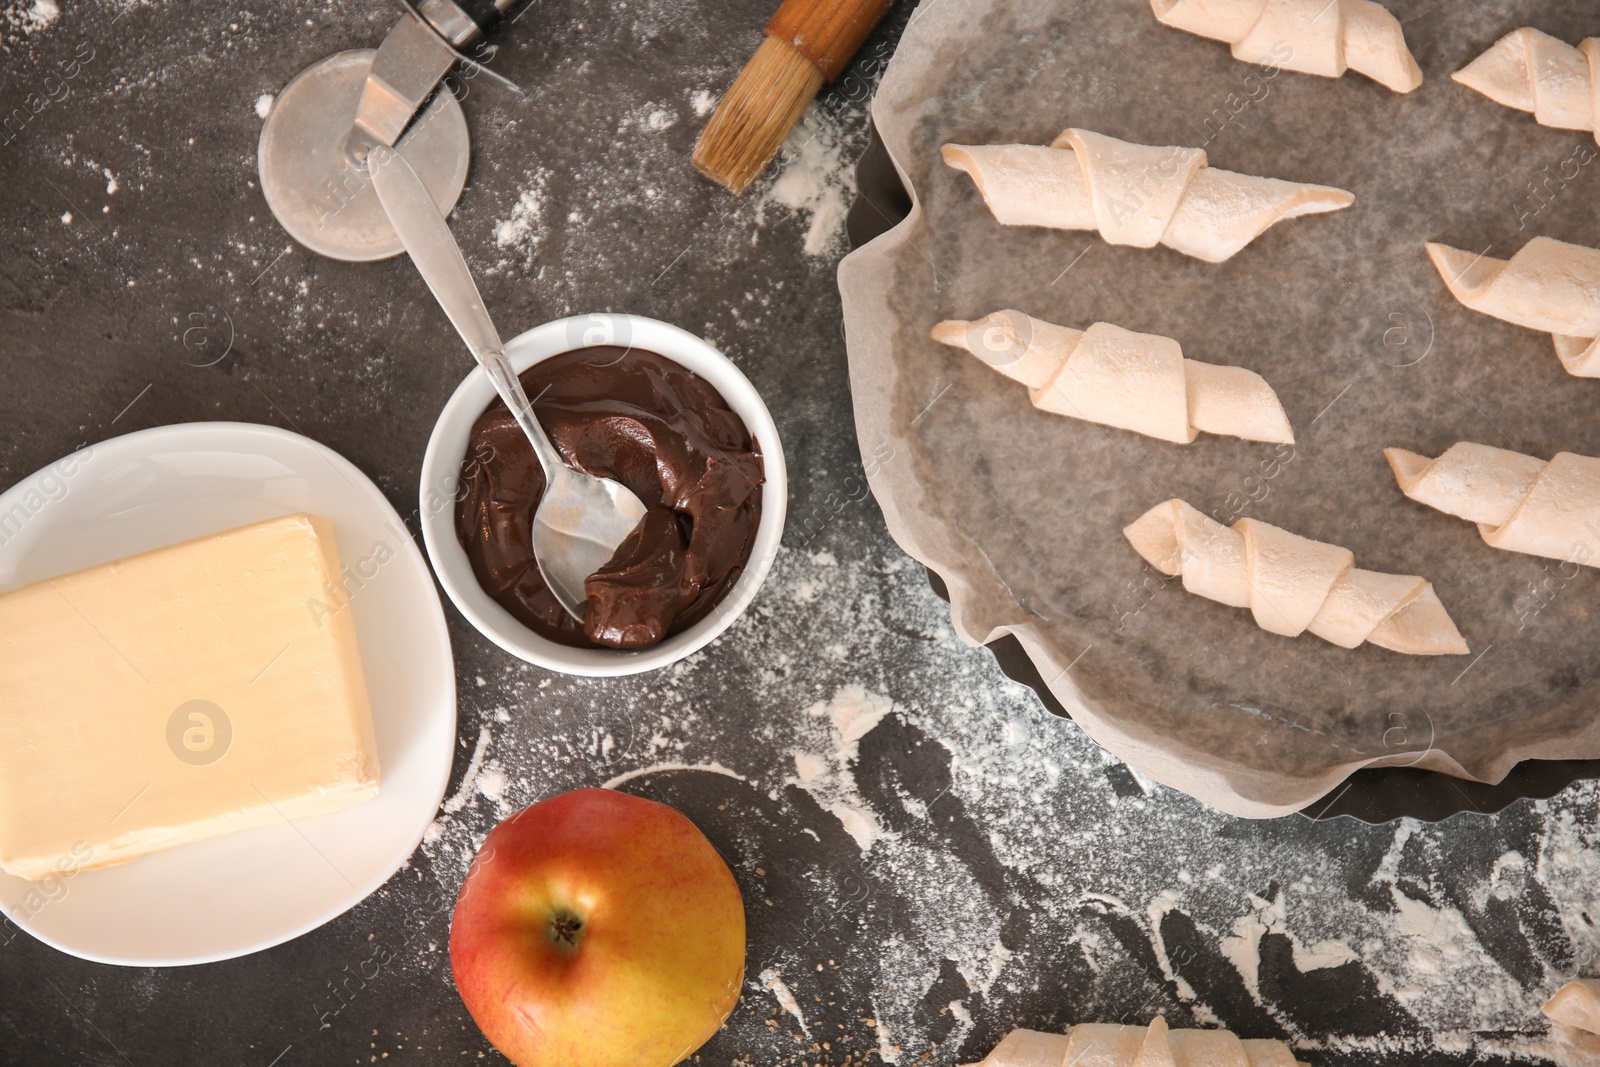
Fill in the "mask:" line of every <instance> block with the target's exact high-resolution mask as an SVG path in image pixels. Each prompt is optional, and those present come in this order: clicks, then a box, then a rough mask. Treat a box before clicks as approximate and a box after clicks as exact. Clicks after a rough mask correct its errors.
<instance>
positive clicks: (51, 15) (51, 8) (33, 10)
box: [0, 0, 61, 45]
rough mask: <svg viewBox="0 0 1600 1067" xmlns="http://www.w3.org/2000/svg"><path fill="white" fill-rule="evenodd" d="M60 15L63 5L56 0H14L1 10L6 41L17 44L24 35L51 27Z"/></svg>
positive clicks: (0, 19)
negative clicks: (30, 0) (29, 0)
mask: <svg viewBox="0 0 1600 1067" xmlns="http://www.w3.org/2000/svg"><path fill="white" fill-rule="evenodd" d="M60 17H61V7H60V6H59V5H58V4H57V3H56V2H55V0H33V3H32V4H28V3H27V0H20V2H18V0H12V2H11V3H9V4H7V5H6V7H5V8H4V9H3V10H0V23H3V26H4V34H5V37H4V39H5V43H6V44H8V45H11V44H15V43H16V42H18V41H20V40H21V39H22V38H24V37H28V36H31V35H33V34H35V33H38V32H39V31H40V30H46V29H49V28H50V26H51V25H52V24H54V23H55V21H56V19H58V18H60Z"/></svg>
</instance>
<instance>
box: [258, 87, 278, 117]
mask: <svg viewBox="0 0 1600 1067" xmlns="http://www.w3.org/2000/svg"><path fill="white" fill-rule="evenodd" d="M276 100H277V97H275V96H273V95H272V94H271V93H262V94H261V95H260V96H258V97H256V118H259V119H264V118H266V117H267V116H268V115H270V114H272V105H273V103H274V102H275V101H276Z"/></svg>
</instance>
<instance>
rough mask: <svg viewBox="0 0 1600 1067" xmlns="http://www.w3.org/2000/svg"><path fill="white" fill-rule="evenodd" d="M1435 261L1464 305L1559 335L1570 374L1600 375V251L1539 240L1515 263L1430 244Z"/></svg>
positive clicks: (1522, 250) (1518, 253)
mask: <svg viewBox="0 0 1600 1067" xmlns="http://www.w3.org/2000/svg"><path fill="white" fill-rule="evenodd" d="M1428 258H1430V259H1432V260H1433V266H1434V268H1435V269H1436V270H1437V271H1438V272H1439V276H1440V277H1441V278H1443V279H1444V283H1445V285H1446V286H1448V287H1449V289H1450V295H1451V296H1453V297H1455V298H1456V299H1457V300H1459V301H1461V303H1463V304H1465V305H1466V306H1467V307H1469V308H1471V309H1472V310H1473V311H1481V312H1482V313H1483V314H1485V315H1493V316H1494V317H1495V318H1497V319H1504V320H1505V321H1506V322H1511V323H1515V324H1516V325H1518V326H1526V327H1527V328H1528V329H1530V330H1543V331H1545V332H1547V333H1550V334H1553V335H1554V336H1555V342H1556V355H1557V356H1559V357H1561V365H1562V366H1563V367H1565V368H1566V369H1567V373H1568V374H1573V375H1576V376H1577V377H1579V378H1600V341H1597V340H1596V338H1597V337H1600V250H1597V249H1593V248H1585V247H1584V246H1583V245H1572V244H1567V243H1566V242H1565V241H1557V240H1556V239H1555V238H1553V237H1535V238H1534V239H1533V240H1531V241H1529V242H1528V243H1527V244H1525V245H1523V246H1522V247H1521V248H1519V249H1517V251H1516V253H1515V254H1514V255H1513V256H1512V257H1511V258H1510V259H1509V260H1505V259H1494V258H1492V257H1490V256H1485V255H1473V254H1472V253H1471V252H1464V251H1462V250H1461V249H1459V248H1451V247H1450V246H1449V245H1441V244H1433V243H1431V242H1430V243H1429V245H1428Z"/></svg>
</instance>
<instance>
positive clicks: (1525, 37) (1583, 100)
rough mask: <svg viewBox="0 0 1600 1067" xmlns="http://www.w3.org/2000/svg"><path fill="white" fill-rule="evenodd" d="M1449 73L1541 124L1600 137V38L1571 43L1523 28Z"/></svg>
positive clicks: (1514, 31)
mask: <svg viewBox="0 0 1600 1067" xmlns="http://www.w3.org/2000/svg"><path fill="white" fill-rule="evenodd" d="M1450 77H1452V78H1453V79H1455V80H1456V81H1458V82H1460V83H1461V84H1462V85H1465V86H1466V87H1467V88H1469V89H1476V90H1477V91H1478V92H1480V93H1482V94H1483V95H1484V96H1487V97H1488V98H1489V99H1490V100H1493V101H1494V102H1495V103H1497V104H1504V105H1505V106H1506V107H1514V108H1516V109H1517V110H1518V111H1531V112H1533V117H1534V120H1535V121H1536V122H1538V123H1539V124H1540V125H1541V126H1550V127H1552V128H1554V129H1558V130H1588V131H1590V132H1592V133H1594V135H1595V140H1596V141H1600V128H1597V127H1600V122H1597V120H1600V37H1589V38H1587V39H1585V40H1583V41H1580V42H1579V43H1578V44H1577V45H1576V46H1573V45H1570V44H1567V43H1566V42H1565V41H1561V40H1557V39H1556V38H1554V37H1551V36H1550V35H1549V34H1548V33H1540V32H1539V31H1538V30H1535V29H1530V28H1528V27H1523V28H1522V29H1520V30H1512V31H1511V32H1510V33H1508V34H1506V35H1505V36H1504V37H1502V38H1500V39H1499V40H1498V41H1496V42H1495V43H1494V44H1493V45H1492V46H1491V47H1490V48H1489V50H1488V51H1487V52H1485V53H1484V54H1483V55H1481V56H1479V57H1478V58H1477V59H1474V60H1473V61H1472V62H1471V63H1468V64H1467V65H1466V66H1464V67H1462V68H1461V69H1460V70H1458V71H1456V72H1455V73H1454V74H1452V75H1450Z"/></svg>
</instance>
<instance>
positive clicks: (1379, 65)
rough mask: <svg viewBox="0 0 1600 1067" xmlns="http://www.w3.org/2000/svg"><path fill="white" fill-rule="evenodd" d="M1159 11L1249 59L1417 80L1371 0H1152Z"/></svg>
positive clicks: (1404, 89)
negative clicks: (1228, 46) (1223, 42)
mask: <svg viewBox="0 0 1600 1067" xmlns="http://www.w3.org/2000/svg"><path fill="white" fill-rule="evenodd" d="M1150 6H1151V7H1152V8H1153V9H1154V10H1155V13H1156V18H1157V19H1158V20H1159V21H1160V22H1162V23H1164V24H1166V25H1168V26H1172V27H1174V28H1176V29H1180V30H1187V31H1189V32H1190V33H1197V34H1199V35H1200V36H1201V37H1210V38H1212V39H1213V40H1217V41H1225V42H1227V43H1228V44H1231V45H1232V46H1233V58H1234V59H1238V60H1243V61H1244V62H1246V63H1260V64H1262V65H1263V66H1269V67H1281V68H1283V69H1285V70H1298V71H1300V72H1301V73H1303V74H1320V75H1322V76H1323V77H1325V78H1337V77H1339V76H1340V75H1341V74H1343V73H1344V72H1345V70H1346V69H1347V68H1348V69H1350V70H1354V71H1357V72H1358V73H1361V74H1365V75H1366V76H1367V77H1369V78H1371V79H1372V80H1373V81H1375V82H1378V83H1379V84H1381V85H1384V86H1387V87H1388V88H1390V89H1393V90H1394V91H1395V92H1397V93H1409V92H1410V91H1411V90H1413V89H1415V88H1416V87H1417V86H1419V85H1421V84H1422V70H1421V68H1419V67H1418V66H1417V61H1416V60H1415V59H1413V58H1412V57H1411V50H1410V49H1408V48H1407V47H1406V38H1405V34H1403V33H1402V32H1401V31H1400V23H1399V22H1397V21H1396V20H1395V17H1394V16H1393V15H1391V14H1389V12H1388V10H1387V9H1385V8H1384V7H1383V6H1382V5H1380V4H1374V3H1372V2H1371V0H1150Z"/></svg>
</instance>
